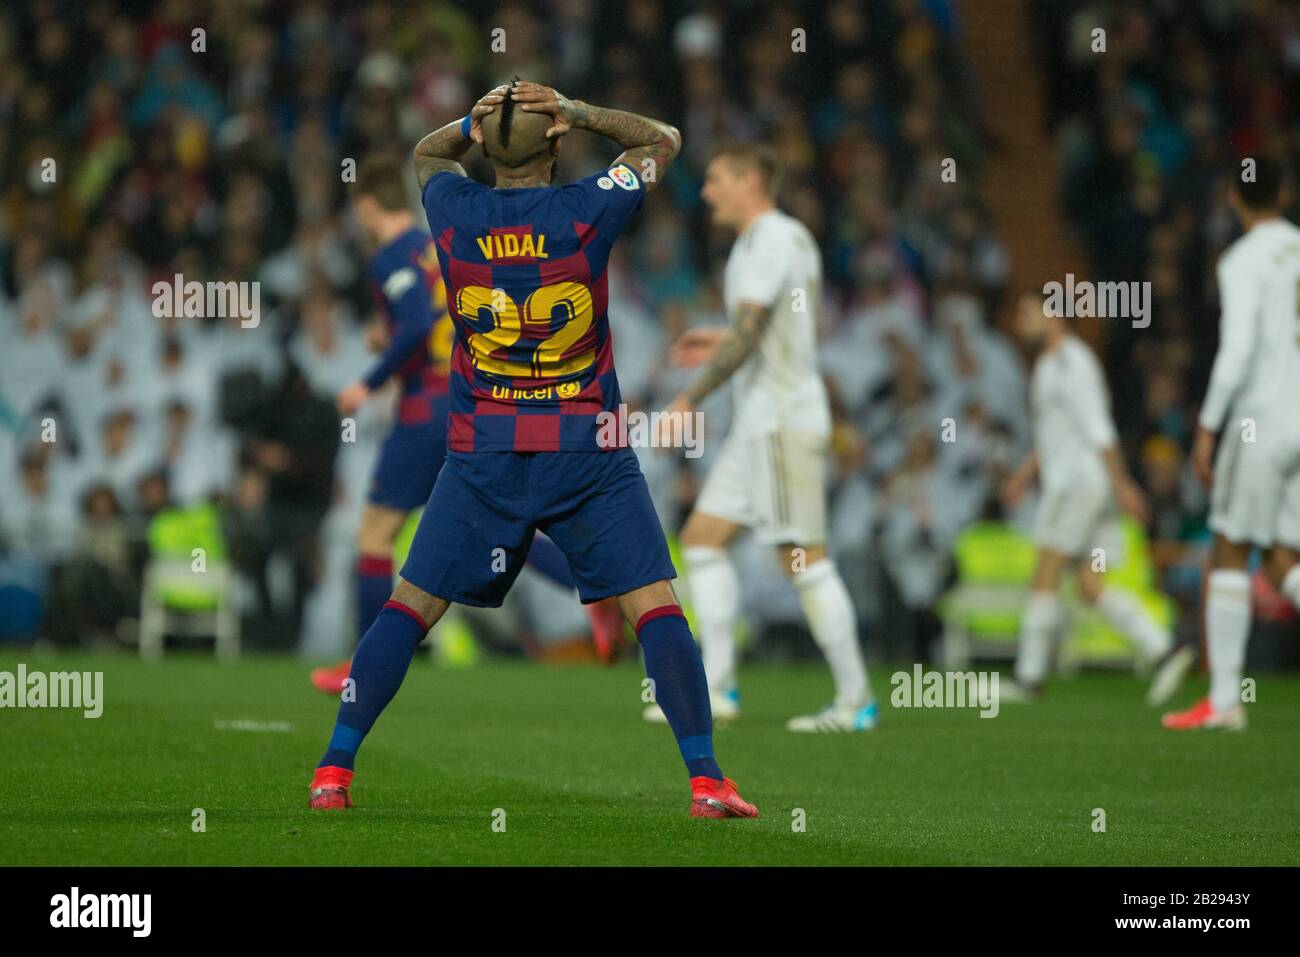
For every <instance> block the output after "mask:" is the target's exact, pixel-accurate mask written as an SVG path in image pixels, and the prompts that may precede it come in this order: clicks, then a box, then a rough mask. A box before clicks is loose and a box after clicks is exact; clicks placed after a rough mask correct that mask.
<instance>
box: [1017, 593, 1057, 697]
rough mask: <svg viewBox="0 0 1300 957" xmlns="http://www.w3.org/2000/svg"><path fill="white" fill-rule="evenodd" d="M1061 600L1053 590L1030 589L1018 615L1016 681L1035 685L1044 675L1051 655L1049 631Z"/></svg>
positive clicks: (1031, 685) (1053, 623)
mask: <svg viewBox="0 0 1300 957" xmlns="http://www.w3.org/2000/svg"><path fill="white" fill-rule="evenodd" d="M1060 611H1061V607H1060V600H1059V599H1058V598H1057V595H1056V592H1054V591H1031V592H1030V593H1029V600H1028V601H1026V602H1025V610H1024V612H1023V613H1022V614H1021V616H1020V647H1019V649H1018V650H1017V652H1016V681H1017V682H1018V683H1020V684H1022V685H1026V686H1028V687H1031V688H1032V687H1037V686H1038V685H1040V684H1042V683H1043V681H1044V679H1045V678H1046V677H1047V668H1048V665H1049V664H1050V663H1051V658H1052V635H1053V633H1054V632H1055V631H1056V623H1057V620H1058V619H1059V617H1060Z"/></svg>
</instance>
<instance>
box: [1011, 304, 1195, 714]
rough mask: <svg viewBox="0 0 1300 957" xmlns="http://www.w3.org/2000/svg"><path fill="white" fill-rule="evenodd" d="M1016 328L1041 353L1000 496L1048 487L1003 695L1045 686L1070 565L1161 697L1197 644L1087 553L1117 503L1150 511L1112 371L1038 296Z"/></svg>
mask: <svg viewBox="0 0 1300 957" xmlns="http://www.w3.org/2000/svg"><path fill="white" fill-rule="evenodd" d="M1016 331H1017V333H1018V334H1019V336H1020V338H1021V340H1022V341H1023V342H1024V343H1025V344H1026V345H1027V346H1028V347H1029V348H1030V349H1031V350H1033V351H1035V352H1036V353H1037V358H1036V359H1035V361H1034V368H1033V373H1032V375H1031V377H1030V383H1029V411H1030V417H1031V419H1032V423H1033V442H1034V449H1033V451H1032V452H1031V453H1030V454H1029V455H1028V456H1027V457H1026V459H1025V461H1024V462H1023V463H1022V464H1021V465H1020V467H1019V468H1017V469H1016V471H1015V472H1014V473H1012V475H1011V476H1010V477H1009V478H1008V479H1007V481H1006V484H1005V486H1004V488H1003V490H1002V491H1003V498H1004V500H1005V501H1006V502H1008V503H1010V504H1014V503H1015V502H1017V501H1019V500H1020V498H1021V497H1022V496H1023V495H1024V493H1025V492H1026V490H1027V489H1028V487H1029V484H1030V483H1031V482H1032V481H1033V480H1034V477H1035V476H1037V477H1038V479H1039V485H1040V489H1041V495H1040V499H1039V503H1038V514H1037V518H1036V521H1035V525H1034V543H1035V544H1036V545H1037V546H1038V557H1037V561H1036V563H1035V566H1034V577H1033V581H1032V583H1031V584H1030V592H1029V598H1028V600H1027V601H1026V603H1025V608H1024V612H1023V613H1022V615H1021V619H1020V646H1019V649H1018V654H1017V657H1016V668H1015V681H1014V683H1013V684H1012V685H1011V686H1010V687H1006V686H1004V687H1003V689H1002V694H1003V697H1005V698H1007V699H1008V700H1014V699H1027V698H1028V697H1031V696H1032V695H1035V694H1037V692H1038V691H1039V690H1040V689H1041V687H1042V684H1043V681H1044V679H1045V678H1046V677H1047V674H1048V671H1049V670H1050V666H1051V659H1052V648H1053V638H1054V636H1055V633H1056V630H1057V627H1058V625H1059V624H1060V620H1061V601H1060V595H1059V590H1060V584H1061V578H1062V575H1063V574H1064V573H1065V572H1067V571H1070V570H1073V571H1074V572H1075V574H1076V575H1077V580H1078V585H1079V594H1080V595H1081V596H1082V597H1083V599H1084V600H1085V601H1087V602H1089V603H1090V604H1092V605H1095V606H1096V608H1097V610H1098V611H1100V612H1101V614H1102V615H1103V616H1104V617H1105V618H1106V620H1107V621H1108V622H1109V623H1110V624H1111V626H1112V627H1114V628H1115V629H1116V630H1117V631H1119V632H1121V633H1122V634H1124V635H1125V636H1126V637H1127V638H1129V640H1131V641H1132V642H1133V644H1134V645H1135V646H1136V648H1137V651H1138V654H1139V656H1140V658H1141V660H1142V661H1143V663H1144V664H1146V665H1149V666H1151V667H1153V668H1154V674H1153V677H1152V681H1151V686H1150V691H1149V692H1148V695H1147V699H1148V701H1150V702H1151V703H1152V704H1159V703H1161V702H1163V701H1165V700H1167V699H1168V698H1169V696H1170V695H1172V694H1173V693H1174V691H1176V690H1177V688H1178V685H1179V683H1180V682H1181V681H1182V679H1183V677H1184V676H1185V675H1186V673H1187V670H1188V668H1189V667H1190V666H1191V664H1192V661H1193V658H1194V654H1193V652H1192V651H1191V649H1190V648H1185V647H1184V648H1179V649H1177V650H1175V649H1174V647H1173V644H1174V642H1173V636H1172V635H1171V634H1170V632H1169V629H1168V628H1166V627H1165V626H1164V625H1162V624H1160V623H1159V622H1157V621H1156V620H1155V619H1154V618H1153V617H1152V616H1151V615H1150V614H1149V613H1148V612H1147V610H1146V609H1145V608H1143V607H1142V605H1141V603H1140V602H1139V601H1138V599H1137V598H1136V597H1134V596H1133V595H1132V594H1130V593H1129V592H1126V591H1123V590H1121V589H1118V588H1114V587H1112V586H1108V585H1105V584H1103V582H1102V579H1101V577H1100V576H1099V575H1098V574H1097V573H1096V572H1094V571H1093V570H1092V568H1091V564H1090V562H1089V561H1087V559H1089V558H1090V557H1091V553H1092V550H1093V549H1094V548H1098V547H1100V542H1101V541H1102V539H1103V534H1104V532H1105V530H1106V527H1107V525H1108V524H1110V523H1111V522H1113V520H1114V519H1115V518H1116V517H1117V510H1118V509H1123V510H1124V511H1127V512H1129V513H1130V514H1132V515H1134V516H1135V517H1136V518H1138V519H1139V520H1145V518H1146V515H1147V503H1146V499H1145V497H1144V496H1143V494H1142V491H1141V489H1140V488H1138V486H1137V483H1135V482H1134V481H1133V479H1132V478H1131V477H1130V476H1129V474H1128V469H1127V468H1126V467H1125V464H1124V458H1123V455H1122V453H1121V451H1120V448H1119V443H1118V440H1117V438H1116V434H1115V424H1114V422H1113V421H1112V419H1111V414H1110V394H1109V391H1108V390H1107V387H1106V376H1105V373H1104V372H1103V371H1102V368H1101V364H1100V363H1099V362H1098V361H1097V358H1096V356H1094V355H1093V352H1092V350H1091V349H1090V348H1088V346H1087V345H1086V344H1085V343H1084V342H1083V341H1082V340H1080V339H1079V338H1078V337H1076V336H1074V335H1072V334H1071V333H1070V331H1069V328H1068V327H1067V325H1066V321H1065V319H1064V318H1062V317H1060V316H1053V315H1049V314H1048V313H1047V310H1046V308H1045V306H1044V302H1043V299H1042V297H1040V296H1036V295H1029V296H1025V297H1024V298H1022V299H1021V301H1020V304H1019V309H1018V311H1017V314H1016Z"/></svg>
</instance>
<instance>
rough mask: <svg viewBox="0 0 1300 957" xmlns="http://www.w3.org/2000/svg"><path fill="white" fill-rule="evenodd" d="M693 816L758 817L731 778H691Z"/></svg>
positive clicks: (756, 809)
mask: <svg viewBox="0 0 1300 957" xmlns="http://www.w3.org/2000/svg"><path fill="white" fill-rule="evenodd" d="M691 817H758V808H756V807H754V805H752V804H750V803H749V802H748V801H746V800H745V799H744V798H743V797H741V796H740V792H739V791H737V790H736V782H735V781H733V780H731V778H723V779H722V780H721V781H719V780H718V779H717V778H706V777H698V778H691Z"/></svg>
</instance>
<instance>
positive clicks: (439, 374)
mask: <svg viewBox="0 0 1300 957" xmlns="http://www.w3.org/2000/svg"><path fill="white" fill-rule="evenodd" d="M351 199H352V213H353V216H354V217H355V219H356V221H357V225H358V226H359V227H360V228H361V231H362V233H363V234H364V235H365V237H366V239H367V241H368V242H369V243H370V244H371V245H372V246H373V247H374V253H373V255H372V257H371V259H370V261H369V263H368V264H367V267H366V273H367V277H368V278H369V280H370V284H371V286H372V288H373V291H374V295H375V299H376V303H377V306H378V309H379V312H380V313H381V314H382V315H383V316H384V317H385V319H386V323H385V325H386V328H384V329H382V331H379V332H378V334H377V335H376V333H375V330H372V331H371V332H370V333H368V334H367V338H368V340H369V341H370V342H372V343H376V339H382V340H386V341H385V342H384V345H383V346H382V348H381V351H380V355H379V358H378V359H377V361H376V362H375V363H374V364H373V365H372V366H371V368H370V370H369V371H368V372H367V373H366V375H365V376H364V378H362V379H360V380H358V381H356V382H354V383H352V384H351V385H349V386H347V387H346V388H344V389H343V390H342V391H340V392H339V395H338V398H337V400H336V405H337V406H338V410H339V413H340V414H341V415H344V416H349V415H353V414H354V413H355V412H356V411H357V410H358V409H360V408H361V406H362V405H363V404H365V402H366V400H367V399H369V398H370V396H371V395H372V394H373V393H374V392H376V391H377V390H378V389H379V388H380V387H382V386H383V385H384V384H385V383H386V382H388V380H389V379H392V378H395V379H396V380H397V382H398V385H399V389H400V392H399V398H398V400H397V416H396V418H397V421H396V423H395V424H394V426H393V429H392V431H391V432H390V433H389V434H388V437H387V438H386V439H385V440H384V444H383V447H382V449H381V450H380V453H379V460H378V461H377V462H376V464H375V470H374V473H373V477H372V479H371V484H370V489H369V491H368V493H367V496H366V504H365V505H364V506H363V507H362V512H361V522H360V525H359V527H358V530H357V572H356V576H357V577H356V582H357V590H356V612H357V634H358V635H364V634H365V633H366V631H367V630H368V629H369V628H370V626H371V625H372V624H373V623H374V621H375V619H376V618H377V617H378V616H379V612H380V611H381V610H382V609H383V607H384V602H386V601H387V600H388V597H389V595H391V594H392V591H393V545H394V543H395V542H396V541H397V536H398V534H399V533H400V532H401V530H402V526H403V525H404V524H405V523H406V518H407V516H408V515H409V514H410V513H411V511H412V510H414V509H417V508H420V507H421V506H423V505H424V503H425V502H427V501H428V500H429V493H430V492H432V491H433V483H434V481H435V480H436V479H437V477H438V471H439V470H440V469H441V468H442V463H443V458H444V457H445V455H446V451H447V413H448V398H447V389H448V382H449V378H450V361H451V342H452V322H451V317H450V316H449V315H448V314H447V294H446V290H445V288H444V287H443V282H442V271H441V267H440V266H439V265H438V256H437V252H436V250H435V249H434V246H433V241H432V240H431V239H430V238H429V234H428V233H427V232H425V231H424V230H422V229H421V228H420V227H419V226H418V225H417V223H416V220H415V215H414V214H413V213H412V212H411V210H410V208H409V207H408V205H407V201H406V194H405V190H404V188H403V186H402V166H401V163H400V162H399V161H398V160H397V159H396V158H395V157H388V156H383V155H376V156H371V157H367V158H366V159H365V160H363V161H362V162H361V164H360V165H359V166H358V167H357V179H356V182H355V183H354V184H353V186H352V197H351ZM376 344H377V343H376ZM349 664H350V663H349V662H347V661H345V662H343V663H341V664H339V665H335V666H333V667H329V668H317V669H315V670H314V671H312V673H311V680H312V684H314V685H315V686H316V687H317V688H318V689H320V690H321V691H324V692H326V693H327V694H339V693H340V692H341V691H342V690H343V683H344V681H345V680H346V679H347V677H348V671H349Z"/></svg>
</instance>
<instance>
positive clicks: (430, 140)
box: [415, 86, 507, 189]
mask: <svg viewBox="0 0 1300 957" xmlns="http://www.w3.org/2000/svg"><path fill="white" fill-rule="evenodd" d="M506 89H507V88H506V87H504V86H499V87H497V88H496V89H495V90H493V91H491V92H490V93H488V94H487V95H486V96H484V97H483V98H482V99H481V100H479V101H478V102H477V103H475V104H474V107H473V109H471V110H470V111H469V117H470V130H469V139H466V138H465V135H464V133H462V132H461V124H462V123H463V122H464V120H454V121H452V122H451V123H448V124H447V125H446V126H444V127H443V128H442V129H438V130H434V131H433V132H432V133H430V134H429V135H428V136H426V137H425V138H424V139H422V140H420V142H418V143H416V144H415V179H416V182H418V183H419V184H420V189H424V184H425V183H427V182H428V181H429V177H431V176H433V175H434V174H435V173H455V174H456V175H457V176H464V175H465V168H464V167H463V166H461V165H460V163H459V162H457V161H458V160H459V159H460V158H461V157H462V156H464V155H465V153H466V152H467V151H468V150H469V148H470V145H471V144H472V143H480V144H481V143H482V142H483V117H485V116H487V115H488V114H489V113H491V112H492V111H493V110H495V109H496V108H497V105H498V104H500V103H502V102H503V101H504V100H505V96H506ZM443 185H444V186H445V185H446V184H445V183H444V184H443Z"/></svg>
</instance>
